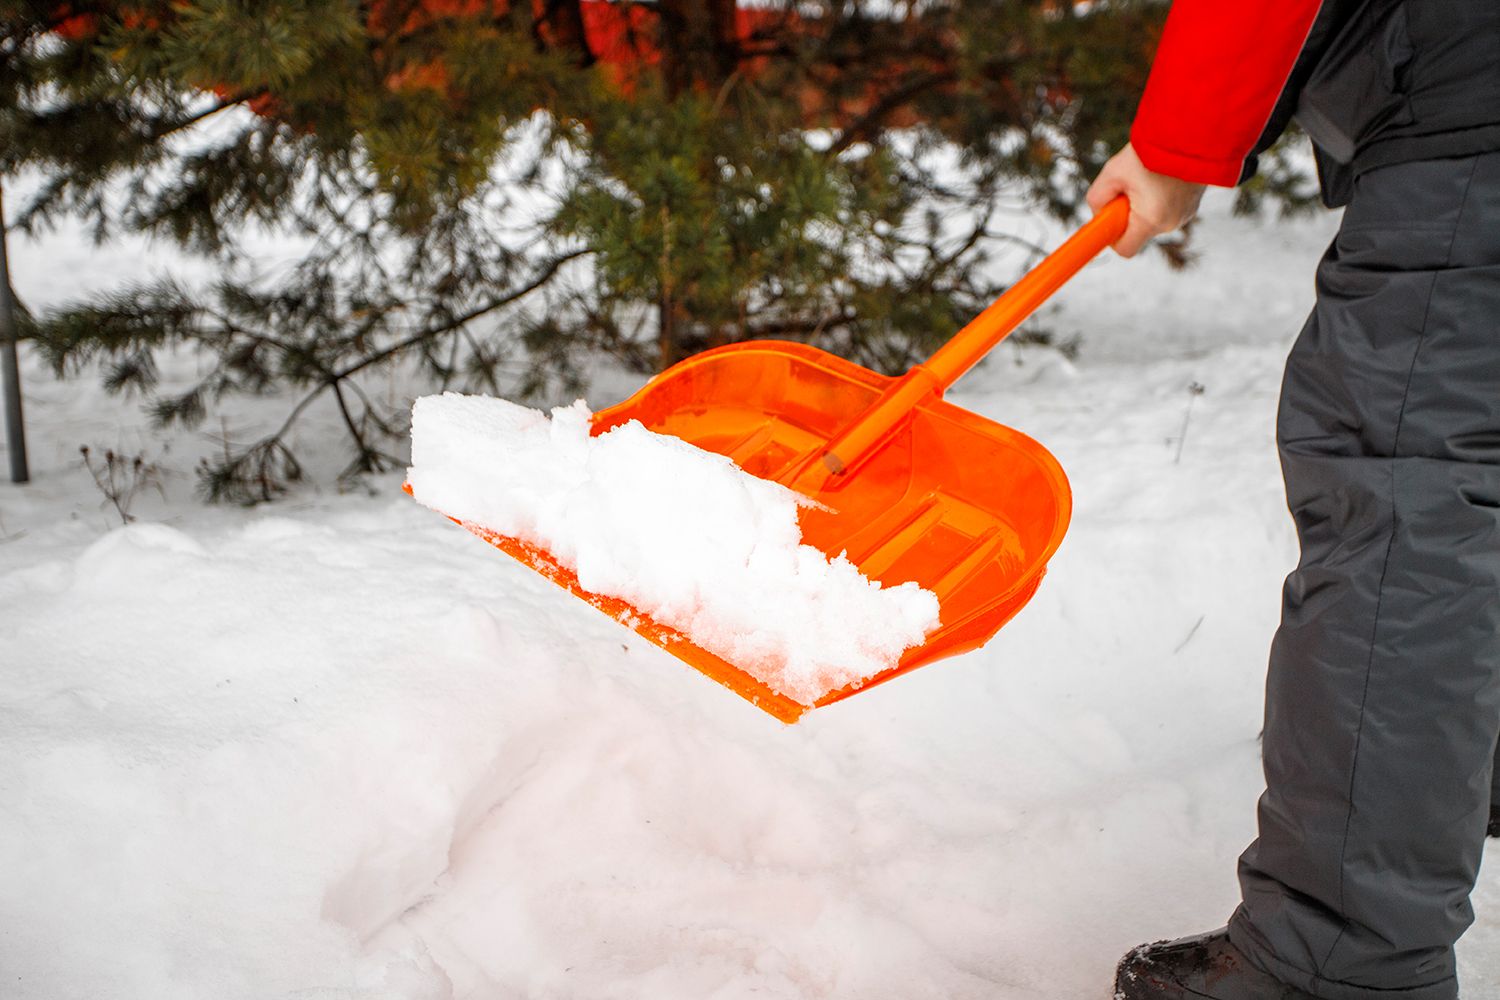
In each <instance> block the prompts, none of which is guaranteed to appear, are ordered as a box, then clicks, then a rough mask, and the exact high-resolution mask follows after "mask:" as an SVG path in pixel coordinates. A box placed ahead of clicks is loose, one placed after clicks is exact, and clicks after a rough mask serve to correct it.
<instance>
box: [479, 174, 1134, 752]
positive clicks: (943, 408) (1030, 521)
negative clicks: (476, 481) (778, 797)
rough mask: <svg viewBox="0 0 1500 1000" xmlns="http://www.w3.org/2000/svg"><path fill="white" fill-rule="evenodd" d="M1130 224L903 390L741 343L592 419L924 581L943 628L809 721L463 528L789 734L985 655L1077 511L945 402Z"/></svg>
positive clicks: (1048, 476) (991, 426)
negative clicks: (951, 660)
mask: <svg viewBox="0 0 1500 1000" xmlns="http://www.w3.org/2000/svg"><path fill="white" fill-rule="evenodd" d="M1129 215H1130V209H1129V205H1128V204H1127V202H1126V201H1125V199H1123V198H1119V199H1116V200H1115V201H1114V202H1112V203H1111V204H1109V205H1108V206H1106V207H1105V208H1104V210H1103V211H1101V212H1100V213H1099V214H1098V215H1096V216H1095V217H1094V218H1093V219H1092V220H1091V221H1090V222H1088V223H1087V224H1085V225H1084V226H1083V227H1082V228H1081V229H1079V230H1078V232H1076V233H1075V234H1074V235H1073V236H1072V237H1070V238H1069V239H1068V240H1067V241H1066V242H1065V243H1063V244H1062V246H1061V247H1059V248H1058V249H1057V250H1056V251H1054V252H1053V253H1052V254H1050V255H1049V256H1047V257H1046V258H1045V259H1043V260H1042V261H1041V262H1040V263H1039V264H1038V265H1037V266H1036V267H1035V268H1034V269H1032V270H1031V271H1030V272H1029V273H1027V274H1026V275H1025V276H1024V277H1023V278H1022V279H1021V280H1019V281H1018V282H1016V283H1015V284H1014V285H1012V286H1011V287H1010V288H1009V289H1007V290H1006V292H1005V293H1004V294H1003V295H1002V296H1001V297H1000V298H999V299H997V300H996V301H995V302H994V303H993V304H992V305H991V306H990V307H989V308H987V309H986V310H985V311H984V312H982V313H980V314H979V316H977V317H976V318H975V319H974V320H973V321H972V322H970V323H969V324H968V325H967V326H966V327H964V328H963V329H962V330H961V331H959V332H958V333H957V334H956V335H955V336H954V337H953V338H952V339H951V340H949V341H948V343H947V344H945V345H944V346H943V347H941V348H940V349H939V350H938V351H937V352H936V353H935V354H934V355H933V356H932V357H931V358H929V359H928V360H927V361H925V362H922V363H921V364H918V365H916V366H915V367H913V368H912V369H911V370H910V371H908V372H907V373H906V374H905V375H902V376H899V377H891V376H886V375H881V374H878V373H876V372H873V371H870V370H869V369H866V368H863V367H861V366H860V365H857V364H854V363H852V362H850V361H846V360H844V359H843V358H840V357H838V356H836V355H833V354H829V353H828V352H826V351H821V350H818V349H817V348H814V347H809V346H807V345H805V344H797V343H792V342H786V341H774V340H763V341H745V342H742V343H736V344H730V345H727V346H725V347H720V348H716V349H714V350H710V351H705V352H703V353H702V354H698V355H695V356H694V357H692V358H689V359H687V360H686V361H683V362H680V363H678V364H676V365H673V366H672V367H671V368H668V369H667V370H666V371H664V372H662V373H661V374H659V375H657V376H656V377H655V378H653V379H652V380H651V381H650V382H648V383H646V385H645V386H643V387H642V388H641V389H640V390H639V391H638V392H636V393H635V395H633V396H631V397H630V398H629V399H627V400H625V401H624V402H622V403H620V404H619V405H617V406H613V407H611V408H609V409H607V410H602V411H600V412H599V413H597V414H595V415H594V420H593V424H592V427H591V432H592V433H593V434H595V435H597V434H602V433H604V432H605V431H608V430H610V429H612V428H614V427H618V426H620V425H622V424H625V423H628V422H630V421H632V420H635V421H639V422H640V423H642V424H643V425H645V427H646V428H647V429H648V430H651V431H655V432H657V433H660V434H670V435H674V436H676V437H678V438H681V439H683V440H685V441H687V442H689V443H690V444H693V445H696V446H697V447H699V448H702V449H704V450H706V451H711V452H716V453H718V454H720V455H725V456H727V457H729V458H730V459H733V460H734V462H735V463H736V464H738V465H739V466H740V467H741V468H742V469H744V470H745V471H746V472H748V473H750V474H751V475H755V476H759V477H761V478H763V479H768V480H772V481H774V482H778V483H781V484H783V485H786V486H788V487H790V488H792V489H794V490H796V491H797V492H799V493H801V494H803V495H804V496H806V497H808V498H810V499H811V500H813V501H815V503H814V504H809V505H807V506H806V507H805V508H803V509H802V511H801V514H800V519H799V523H800V527H801V530H802V542H803V544H806V545H811V546H814V547H816V548H817V549H820V550H821V551H822V552H823V553H825V554H827V555H828V556H829V557H830V558H832V557H836V556H838V555H839V554H840V553H843V554H845V555H846V557H847V558H848V559H849V560H850V561H851V562H852V563H854V564H855V565H856V566H857V567H858V568H859V570H860V571H861V572H862V573H863V574H864V575H865V576H867V577H868V578H870V579H871V580H875V581H878V582H879V583H881V584H882V585H885V586H895V585H898V584H902V583H906V582H915V583H916V584H918V585H919V586H921V587H923V588H924V589H926V590H929V591H931V592H932V593H933V594H935V595H936V596H937V598H938V602H939V607H940V619H941V624H940V625H939V626H938V627H937V628H936V629H934V630H933V631H931V632H929V633H928V634H927V636H926V638H925V639H924V640H923V642H922V643H921V644H920V645H916V646H912V647H910V648H909V649H907V650H906V651H905V652H904V653H903V654H902V656H901V658H900V660H899V662H897V663H896V664H895V665H894V666H891V667H890V668H888V669H886V670H884V671H882V672H880V673H877V674H875V675H874V676H872V677H868V678H865V679H864V680H862V681H859V682H856V683H854V684H850V685H847V686H845V687H843V688H841V689H839V690H835V691H831V692H829V693H827V694H825V695H823V696H822V697H820V698H818V699H817V700H815V701H813V702H812V704H803V703H802V702H799V701H796V700H793V699H792V698H790V697H788V696H786V695H784V694H781V693H779V692H777V691H775V690H773V689H771V688H770V687H768V686H767V685H766V684H765V683H763V682H762V681H760V680H758V679H757V678H756V677H754V676H752V675H751V674H750V673H749V672H747V671H746V670H744V669H742V668H741V667H740V666H737V665H735V664H734V663H730V662H728V661H727V660H725V659H724V658H722V657H720V656H717V655H715V654H714V653H711V652H709V651H708V650H706V649H704V648H702V647H701V646H699V645H697V644H696V643H694V642H693V641H692V640H691V639H690V638H689V637H688V636H686V635H684V634H683V633H681V632H680V631H678V630H676V629H674V628H671V627H668V626H665V625H663V624H661V623H659V622H656V621H654V620H652V618H651V617H650V616H649V615H646V614H643V613H642V612H641V611H640V610H639V609H637V608H635V607H633V606H631V605H630V604H628V603H626V602H624V601H622V600H619V599H617V598H613V597H609V596H606V595H601V594H595V593H591V592H589V591H587V590H585V589H584V588H583V587H581V586H580V585H579V582H578V578H577V575H576V574H575V573H574V572H573V571H572V570H570V569H569V568H568V567H567V566H565V565H563V564H562V563H561V562H559V561H558V560H557V559H556V558H554V557H553V556H552V555H551V554H549V553H548V552H547V551H545V550H544V549H542V548H540V547H538V546H536V545H532V544H530V543H528V542H525V541H522V540H520V539H517V538H514V537H511V536H507V535H502V534H499V533H497V532H494V531H491V530H489V529H486V528H484V527H482V526H480V525H477V524H473V523H470V522H466V521H459V522H458V523H459V524H461V525H462V526H463V527H465V528H467V529H468V530H469V531H471V532H473V533H474V534H475V535H478V536H479V537H480V538H482V539H484V540H485V541H487V542H489V543H491V544H493V545H495V546H496V547H497V548H499V549H501V550H503V551H504V552H506V553H508V554H509V555H511V556H513V557H515V558H516V559H518V560H520V561H521V562H522V563H524V564H526V565H527V566H529V567H531V568H532V569H534V570H536V571H537V572H539V573H541V574H542V575H543V576H545V577H547V578H548V579H549V580H551V581H552V582H554V583H556V584H558V585H559V586H562V587H564V588H566V589H567V590H569V591H571V592H572V593H573V594H575V595H576V596H578V597H580V598H582V599H583V600H585V601H587V602H588V603H589V604H591V605H593V606H594V607H596V608H598V609H599V610H600V611H603V612H605V613H606V614H608V615H610V616H611V617H613V618H615V619H617V620H618V621H620V622H622V623H624V624H626V625H628V626H630V627H632V628H634V629H635V630H636V631H637V632H639V633H640V634H641V635H642V636H644V637H645V638H647V639H649V640H650V641H651V642H653V643H655V644H656V645H658V646H660V647H661V648H663V649H665V650H666V651H667V652H669V653H671V654H673V655H674V656H676V657H678V658H679V659H681V660H683V661H685V662H686V663H688V664H689V665H691V666H693V667H695V668H696V669H698V670H699V671H701V672H702V673H704V674H706V675H707V676H709V677H711V678H713V679H714V680H716V681H718V682H719V683H720V684H723V685H724V686H725V687H727V688H729V689H730V690H732V691H734V692H735V693H736V694H739V695H741V696H743V697H744V698H746V699H748V700H749V701H750V702H752V703H753V704H755V705H757V706H758V707H760V708H761V709H763V710H765V711H766V712H769V713H770V714H771V715H773V716H775V717H776V718H777V719H780V720H781V721H783V722H788V723H790V722H795V721H796V720H797V719H798V718H799V717H800V716H802V715H803V714H804V713H805V712H807V711H808V710H809V709H811V708H816V707H820V706H824V705H828V704H832V703H833V702H837V701H841V700H842V699H844V698H847V697H849V696H850V695H851V694H854V693H855V692H857V691H860V690H865V689H868V688H870V687H872V686H873V685H875V684H879V683H882V682H884V681H887V680H890V679H891V678H893V677H897V676H900V675H901V674H904V673H906V672H908V671H910V670H913V669H915V668H917V667H919V666H922V665H924V664H927V663H931V662H932V661H934V660H938V659H941V658H943V657H947V656H953V655H955V654H958V653H963V652H966V651H968V650H971V649H975V648H977V647H979V646H981V645H983V644H984V643H985V642H986V641H987V640H988V639H989V638H990V637H991V636H993V635H994V634H995V633H996V632H997V631H998V630H999V629H1000V627H1001V626H1002V625H1004V624H1005V623H1006V622H1007V621H1009V620H1010V619H1011V617H1012V616H1014V615H1015V614H1016V612H1017V611H1019V610H1020V609H1021V607H1022V606H1023V605H1025V603H1026V602H1027V601H1028V600H1029V599H1030V598H1031V596H1032V594H1034V593H1035V592H1036V589H1037V586H1038V585H1039V584H1040V582H1041V579H1042V576H1043V574H1044V573H1045V571H1046V567H1047V560H1048V559H1049V558H1050V557H1051V556H1052V554H1053V553H1054V552H1055V551H1056V550H1057V547H1058V545H1059V544H1060V543H1061V541H1062V537H1063V533H1064V532H1065V531H1066V530H1067V526H1068V519H1069V515H1070V513H1071V509H1072V500H1071V495H1070V493H1069V489H1068V481H1067V478H1066V477H1065V476H1064V474H1063V471H1062V468H1061V467H1060V466H1059V465H1058V463H1057V460H1056V459H1054V458H1053V457H1052V456H1051V455H1050V454H1049V453H1048V452H1047V451H1046V449H1044V448H1043V447H1042V446H1041V445H1039V444H1038V443H1037V442H1035V441H1033V440H1032V439H1031V438H1029V437H1027V436H1026V435H1024V434H1021V433H1020V432H1018V431H1015V430H1012V429H1010V428H1008V427H1005V426H1003V425H1001V424H998V423H996V422H994V421H992V420H989V419H988V418H985V417H982V416H979V415H978V414H976V413H972V412H970V411H968V410H965V409H963V408H961V407H958V406H955V405H953V404H952V403H949V402H946V401H944V399H943V398H942V397H943V393H944V391H945V390H946V389H947V388H948V387H949V386H951V385H953V383H954V382H956V381H957V380H958V378H959V377H960V376H961V375H963V374H964V373H965V372H966V371H968V370H969V369H970V368H971V367H973V366H974V365H975V364H976V363H978V362H979V361H980V359H982V358H983V357H984V356H985V355H986V354H987V353H988V352H989V351H990V350H991V349H992V348H993V347H994V346H995V345H996V344H998V343H999V342H1000V341H1001V340H1003V339H1004V338H1005V337H1006V336H1007V335H1008V334H1009V333H1010V332H1011V331H1012V330H1014V329H1015V328H1016V327H1017V326H1018V325H1019V324H1020V323H1021V322H1022V321H1023V320H1025V319H1026V317H1028V316H1029V315H1031V313H1032V312H1034V311H1035V310H1036V309H1037V307H1038V306H1040V305H1041V304H1042V303H1043V302H1044V301H1045V300H1046V299H1047V298H1048V297H1049V296H1050V295H1051V294H1052V293H1053V292H1054V291H1056V290H1057V289H1058V288H1059V287H1060V286H1061V285H1062V284H1063V283H1064V282H1066V281H1067V280H1068V279H1069V278H1071V277H1072V276H1073V275H1074V274H1076V273H1077V272H1078V271H1079V270H1080V269H1081V268H1082V267H1083V266H1084V265H1085V264H1086V263H1088V261H1089V260H1091V259H1092V258H1093V257H1094V256H1095V255H1097V254H1098V253H1099V252H1100V251H1101V250H1103V249H1104V248H1105V247H1107V246H1109V245H1110V244H1112V243H1114V242H1115V241H1116V240H1117V239H1119V238H1120V236H1121V235H1122V234H1123V233H1124V231H1125V226H1126V223H1127V221H1128V220H1129Z"/></svg>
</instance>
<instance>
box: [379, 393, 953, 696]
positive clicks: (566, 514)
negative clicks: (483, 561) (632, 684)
mask: <svg viewBox="0 0 1500 1000" xmlns="http://www.w3.org/2000/svg"><path fill="white" fill-rule="evenodd" d="M591 417H592V414H591V413H590V412H589V409H588V407H587V406H585V405H584V404H583V403H582V402H581V401H580V402H577V403H575V404H573V405H572V406H570V407H559V408H557V409H554V410H553V411H552V417H551V419H550V420H549V419H548V418H547V415H546V414H544V413H542V412H540V411H539V410H533V409H530V408H528V407H524V406H518V405H516V404H515V403H510V402H507V401H506V400H503V399H495V398H491V397H485V396H464V395H460V394H458V393H451V392H450V393H444V394H443V395H441V396H424V397H422V398H421V399H418V400H417V401H416V405H415V406H414V407H413V408H412V431H411V436H412V467H411V468H410V469H409V470H407V482H408V483H410V484H411V487H412V495H413V496H414V497H416V499H417V500H418V501H419V502H421V503H423V504H425V505H426V506H428V507H431V508H432V509H434V510H437V511H441V512H443V513H445V514H448V515H450V516H452V517H457V518H459V519H460V520H463V521H468V522H471V523H474V524H478V525H480V526H482V527H485V528H488V529H490V530H491V531H496V532H499V533H500V534H503V535H509V536H511V537H514V538H520V539H522V540H523V541H527V542H530V543H532V544H534V545H537V546H540V547H541V548H543V549H545V550H546V551H547V552H548V553H550V554H551V555H552V556H553V558H555V559H557V560H558V561H559V562H561V563H562V564H563V565H564V566H566V567H567V568H568V569H571V570H573V571H574V572H575V573H576V574H577V576H578V582H579V584H580V585H581V586H582V587H583V588H584V589H585V590H587V591H590V592H591V593H595V594H603V595H605V596H608V597H617V598H621V599H623V600H625V601H627V602H628V603H629V604H630V605H631V606H633V607H634V608H636V609H637V610H639V611H640V612H642V613H644V614H646V615H649V616H650V617H651V618H652V619H653V620H655V621H657V622H659V623H661V624H664V625H669V626H671V627H673V628H675V629H677V630H678V631H680V632H682V633H684V634H685V635H687V637H688V638H689V639H691V640H692V641H693V642H695V643H697V644H698V645H699V646H702V647H703V648H704V649H706V650H708V651H709V652H711V653H715V654H717V655H718V656H721V657H723V658H724V659H725V660H728V661H729V662H730V663H732V664H734V665H735V666H737V667H739V668H740V669H742V670H744V671H746V672H747V673H749V674H751V675H752V676H754V677H755V678H757V679H758V680H761V681H764V682H765V683H766V684H767V685H769V686H770V687H771V689H772V690H774V691H777V692H779V693H781V694H784V695H786V696H787V697H789V698H791V699H793V700H794V701H797V702H800V703H801V704H804V705H811V704H813V703H814V702H816V701H817V700H818V698H820V697H822V696H823V695H825V694H827V693H828V692H830V691H836V690H838V689H840V688H843V687H845V686H846V685H849V684H852V683H856V682H858V681H862V680H864V679H866V678H868V677H870V676H872V675H873V674H876V673H878V672H880V671H881V670H885V669H888V668H890V667H893V666H895V665H896V662H897V661H898V660H899V659H900V657H901V653H902V651H904V650H906V649H907V648H909V647H911V646H914V645H916V644H917V643H919V642H921V640H922V637H923V636H924V635H925V634H926V633H927V632H929V631H930V630H932V629H933V628H935V627H936V626H937V624H938V601H937V596H936V595H934V594H933V593H932V592H931V591H928V590H923V589H922V588H921V587H919V586H918V585H917V584H915V583H905V584H901V585H900V586H895V587H881V586H880V584H879V583H876V582H874V581H872V580H870V579H868V578H867V577H865V576H864V575H863V574H861V573H860V572H859V569H858V568H857V567H855V566H854V564H853V563H851V562H849V560H848V559H846V558H844V557H843V555H838V556H836V557H834V558H832V559H830V558H829V557H828V556H826V555H825V554H824V553H823V552H821V551H819V550H818V549H815V548H813V547H812V546H810V545H803V544H802V534H801V531H800V530H799V529H798V527H797V510H798V507H799V506H800V505H802V504H805V503H807V502H808V501H806V500H805V499H804V498H803V497H801V496H800V495H799V494H797V493H795V492H793V491H792V490H789V489H787V488H786V487H784V486H780V485H777V484H776V483H771V482H767V481H766V480H763V479H758V478H756V477H755V476H752V475H750V474H748V473H746V472H745V471H744V470H742V469H740V468H739V467H738V466H737V465H735V464H734V462H732V461H730V460H729V459H728V458H725V457H724V456H722V455H716V454H713V453H712V452H707V451H704V450H703V449H701V448H697V447H694V446H693V445H691V444H688V443H687V442H686V441H683V440H681V439H680V438H675V437H671V436H668V435H663V434H654V433H652V432H651V431H648V430H647V429H646V428H645V427H643V426H642V425H641V424H640V423H639V422H637V421H631V422H629V423H627V424H623V425H621V426H619V427H616V428H613V429H612V430H609V431H607V432H605V433H603V434H600V435H599V436H597V437H593V436H590V433H589V422H590V419H591Z"/></svg>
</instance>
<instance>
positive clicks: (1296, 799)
mask: <svg viewBox="0 0 1500 1000" xmlns="http://www.w3.org/2000/svg"><path fill="white" fill-rule="evenodd" d="M1317 292H1318V296H1317V304H1316V306H1315V307H1314V309H1313V313H1312V316H1311V317H1310V318H1309V319H1308V321H1307V325H1306V327H1304V329H1303V331H1302V334H1301V336H1300V337H1299V339H1298V340H1297V343H1296V346H1294V347H1293V349H1292V352H1291V355H1290V357H1289V358H1288V360H1287V368H1286V377H1285V381H1284V383H1283V386H1282V396H1281V409H1280V413H1279V417H1278V427H1277V441H1278V444H1279V447H1280V451H1281V459H1282V470H1283V473H1284V475H1285V479H1286V489H1287V503H1288V506H1289V507H1290V508H1291V512H1292V516H1293V518H1294V519H1295V521H1296V525H1297V533H1298V537H1299V539H1300V542H1301V547H1302V555H1301V560H1300V562H1299V564H1298V566H1297V569H1296V570H1295V571H1294V572H1293V573H1292V574H1291V575H1290V576H1289V577H1288V578H1287V581H1286V587H1285V592H1284V595H1283V606H1282V622H1281V627H1280V629H1279V630H1278V631H1277V633H1276V638H1275V641H1274V643H1273V645H1272V649H1271V662H1270V672H1269V675H1268V679H1267V689H1266V729H1265V747H1264V764H1265V772H1266V785H1267V791H1266V793H1265V795H1264V796H1263V797H1262V799H1261V801H1260V807H1259V822H1260V835H1259V837H1258V839H1257V840H1256V841H1255V842H1254V843H1253V844H1251V845H1250V847H1249V848H1248V849H1247V850H1246V851H1245V853H1244V855H1243V856H1242V857H1241V858H1240V886H1241V890H1242V892H1243V902H1242V904H1241V906H1240V907H1239V909H1238V910H1236V912H1235V914H1234V917H1233V918H1232V919H1231V921H1230V935H1231V939H1232V940H1233V941H1234V943H1235V944H1236V945H1237V946H1238V947H1239V948H1241V949H1242V950H1243V951H1245V953H1246V954H1247V955H1248V956H1249V957H1250V959H1251V961H1253V962H1255V963H1256V964H1258V965H1261V966H1262V967H1263V968H1264V969H1265V970H1266V971H1268V972H1271V973H1273V974H1274V975H1276V976H1277V977H1278V978H1280V979H1282V980H1283V981H1285V982H1288V983H1290V984H1292V985H1294V986H1297V987H1299V988H1300V989H1303V990H1305V991H1307V992H1309V993H1312V994H1314V995H1316V996H1319V997H1326V998H1328V1000H1369V998H1374V997H1381V998H1400V1000H1453V998H1454V997H1456V996H1457V995H1458V983H1457V979H1456V976H1455V967H1454V955H1453V945H1454V942H1456V941H1457V940H1458V938H1459V936H1460V935H1461V934H1462V933H1463V932H1464V930H1465V929H1467V928H1468V926H1469V924H1470V923H1472V922H1473V910H1472V908H1471V906H1470V904H1469V893H1470V890H1471V889H1472V888H1473V885H1474V881H1475V878H1476V876H1477V875H1478V872H1479V862H1480V857H1481V854H1482V852H1483V848H1484V834H1485V823H1486V819H1487V816H1488V811H1489V806H1490V801H1491V796H1492V795H1493V794H1496V792H1495V791H1494V790H1493V789H1492V783H1493V782H1494V780H1495V759H1496V741H1497V736H1500V152H1496V153H1487V154H1483V155H1480V156H1470V157H1464V158H1457V159H1448V160H1430V161H1425V162H1421V163H1407V164H1398V165H1395V166H1389V167H1384V168H1380V169H1377V170H1373V171H1371V172H1369V173H1367V174H1364V175H1362V176H1361V177H1360V178H1359V180H1358V181H1357V183H1356V186H1355V190H1354V195H1353V200H1352V202H1351V203H1350V205H1349V206H1348V208H1347V210H1346V212H1345V215H1344V220H1343V225H1342V227H1341V228H1340V230H1339V233H1338V236H1337V238H1336V239H1335V240H1334V243H1333V245H1332V246H1331V247H1330V248H1329V249H1328V252H1327V254H1326V255H1325V256H1324V258H1323V261H1322V263H1321V264H1320V265H1319V267H1318V279H1317ZM1497 801H1500V800H1497Z"/></svg>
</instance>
